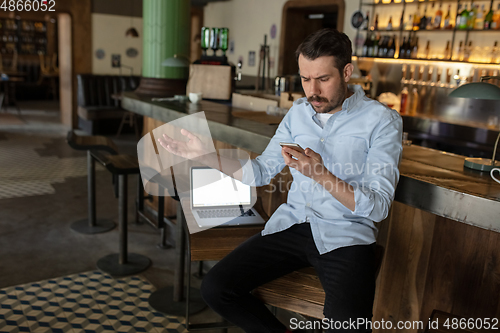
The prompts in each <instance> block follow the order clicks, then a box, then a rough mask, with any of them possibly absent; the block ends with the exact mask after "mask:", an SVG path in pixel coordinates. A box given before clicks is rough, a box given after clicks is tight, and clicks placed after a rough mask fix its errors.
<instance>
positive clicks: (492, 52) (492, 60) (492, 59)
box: [490, 41, 498, 64]
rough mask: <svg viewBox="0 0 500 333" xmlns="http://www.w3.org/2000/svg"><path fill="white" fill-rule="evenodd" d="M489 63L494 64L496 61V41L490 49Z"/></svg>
mask: <svg viewBox="0 0 500 333" xmlns="http://www.w3.org/2000/svg"><path fill="white" fill-rule="evenodd" d="M490 57H491V58H490V63H492V64H494V63H496V62H497V60H498V41H495V44H493V48H492V49H491V56H490Z"/></svg>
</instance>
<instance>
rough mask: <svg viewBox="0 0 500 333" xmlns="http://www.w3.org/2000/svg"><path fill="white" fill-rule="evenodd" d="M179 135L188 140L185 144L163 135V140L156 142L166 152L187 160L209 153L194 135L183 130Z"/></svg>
mask: <svg viewBox="0 0 500 333" xmlns="http://www.w3.org/2000/svg"><path fill="white" fill-rule="evenodd" d="M181 134H182V135H184V136H186V137H187V138H188V141H187V142H184V141H178V140H174V139H172V138H171V137H169V136H168V135H166V134H163V138H160V139H158V142H159V143H160V145H161V146H162V147H163V148H165V149H166V150H167V151H168V152H170V153H172V154H174V155H177V156H180V157H183V158H185V159H189V160H195V159H196V158H198V157H200V156H203V155H206V154H208V153H209V151H207V150H206V149H205V147H204V146H203V143H202V142H201V140H200V139H199V138H198V137H197V136H196V135H194V134H192V133H191V132H189V131H187V130H185V129H181Z"/></svg>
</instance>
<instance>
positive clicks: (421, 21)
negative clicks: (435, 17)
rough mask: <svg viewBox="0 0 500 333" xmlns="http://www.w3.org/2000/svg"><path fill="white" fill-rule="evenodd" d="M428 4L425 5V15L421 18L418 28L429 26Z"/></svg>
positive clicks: (423, 28) (422, 28)
mask: <svg viewBox="0 0 500 333" xmlns="http://www.w3.org/2000/svg"><path fill="white" fill-rule="evenodd" d="M427 20H428V17H427V5H426V6H425V7H424V15H423V16H422V17H421V18H420V24H419V25H418V28H419V29H420V30H425V29H426V28H427Z"/></svg>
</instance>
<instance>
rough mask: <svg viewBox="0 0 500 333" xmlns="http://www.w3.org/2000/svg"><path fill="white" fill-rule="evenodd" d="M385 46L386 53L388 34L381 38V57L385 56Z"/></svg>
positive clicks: (379, 49) (379, 48)
mask: <svg viewBox="0 0 500 333" xmlns="http://www.w3.org/2000/svg"><path fill="white" fill-rule="evenodd" d="M384 48H385V53H386V54H387V44H386V36H384V37H382V39H381V40H380V44H379V46H378V54H377V57H379V58H383V57H384Z"/></svg>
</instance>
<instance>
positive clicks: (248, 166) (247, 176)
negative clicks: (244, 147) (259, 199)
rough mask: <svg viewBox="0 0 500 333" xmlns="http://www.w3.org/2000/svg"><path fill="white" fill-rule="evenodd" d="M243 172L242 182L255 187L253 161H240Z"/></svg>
mask: <svg viewBox="0 0 500 333" xmlns="http://www.w3.org/2000/svg"><path fill="white" fill-rule="evenodd" d="M238 161H240V164H241V171H242V176H241V178H242V180H241V182H242V183H243V184H246V185H250V186H255V174H254V172H253V166H252V160H250V159H239V160H238Z"/></svg>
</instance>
